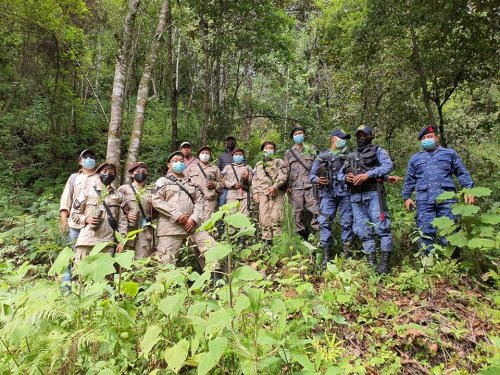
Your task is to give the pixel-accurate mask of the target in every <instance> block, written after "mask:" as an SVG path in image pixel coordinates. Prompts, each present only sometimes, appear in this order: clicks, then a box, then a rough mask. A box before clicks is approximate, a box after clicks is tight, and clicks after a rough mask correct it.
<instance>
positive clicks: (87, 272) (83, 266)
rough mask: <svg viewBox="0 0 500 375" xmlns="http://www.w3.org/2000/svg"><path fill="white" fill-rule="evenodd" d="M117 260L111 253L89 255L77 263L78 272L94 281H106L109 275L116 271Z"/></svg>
mask: <svg viewBox="0 0 500 375" xmlns="http://www.w3.org/2000/svg"><path fill="white" fill-rule="evenodd" d="M114 264H115V260H114V259H113V258H112V257H111V255H110V254H103V253H101V254H96V255H89V256H87V257H85V258H83V259H82V260H81V261H80V262H79V263H78V265H77V273H78V274H79V275H82V276H84V277H86V278H90V279H91V280H93V281H97V282H100V281H104V279H105V278H106V276H107V275H111V274H113V273H115V271H116V270H115V267H114Z"/></svg>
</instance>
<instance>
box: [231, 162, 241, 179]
mask: <svg viewBox="0 0 500 375" xmlns="http://www.w3.org/2000/svg"><path fill="white" fill-rule="evenodd" d="M231 168H232V169H233V173H234V178H236V182H240V179H239V178H238V173H236V169H235V168H234V165H233V164H231Z"/></svg>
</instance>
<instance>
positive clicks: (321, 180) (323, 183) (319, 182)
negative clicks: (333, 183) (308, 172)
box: [318, 177, 328, 186]
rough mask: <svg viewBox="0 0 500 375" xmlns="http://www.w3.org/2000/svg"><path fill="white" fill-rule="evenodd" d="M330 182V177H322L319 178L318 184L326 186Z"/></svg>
mask: <svg viewBox="0 0 500 375" xmlns="http://www.w3.org/2000/svg"><path fill="white" fill-rule="evenodd" d="M327 184H328V178H326V177H320V178H318V185H321V186H324V185H327Z"/></svg>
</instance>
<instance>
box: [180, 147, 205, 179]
mask: <svg viewBox="0 0 500 375" xmlns="http://www.w3.org/2000/svg"><path fill="white" fill-rule="evenodd" d="M179 151H180V152H181V153H182V155H183V156H184V164H186V170H185V171H184V172H185V173H187V172H188V171H189V170H190V169H191V168H193V167H194V166H195V165H196V164H198V163H199V162H200V160H199V159H198V158H197V157H194V156H193V146H192V145H191V143H189V142H182V143H181V147H180V150H179Z"/></svg>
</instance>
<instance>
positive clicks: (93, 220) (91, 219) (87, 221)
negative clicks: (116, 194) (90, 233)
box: [85, 216, 101, 225]
mask: <svg viewBox="0 0 500 375" xmlns="http://www.w3.org/2000/svg"><path fill="white" fill-rule="evenodd" d="M100 222H101V220H99V218H98V217H97V216H87V218H86V219H85V224H90V225H98V224H99V223H100Z"/></svg>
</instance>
